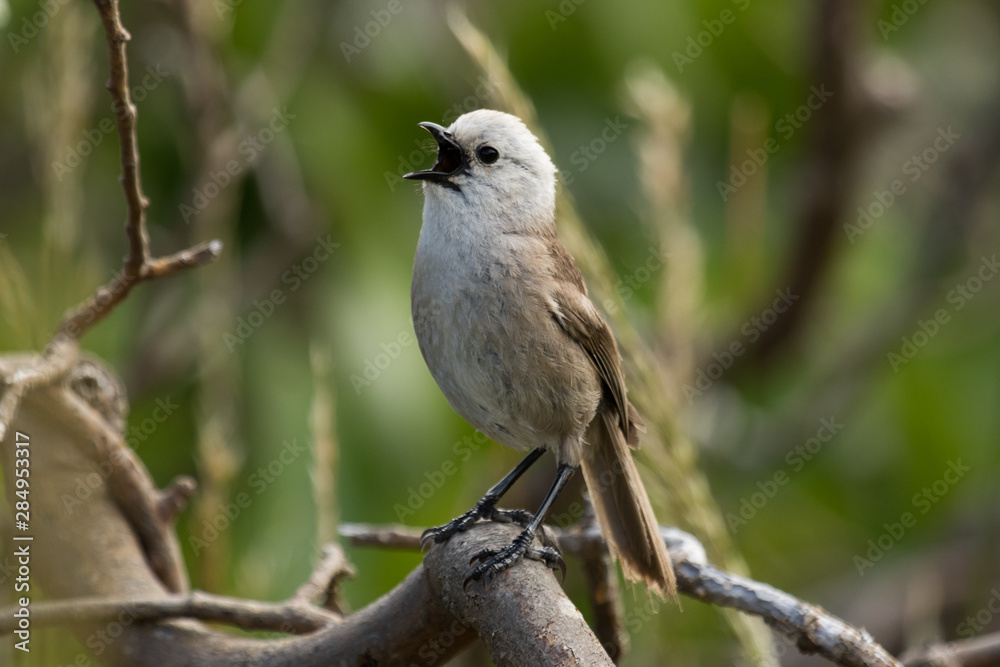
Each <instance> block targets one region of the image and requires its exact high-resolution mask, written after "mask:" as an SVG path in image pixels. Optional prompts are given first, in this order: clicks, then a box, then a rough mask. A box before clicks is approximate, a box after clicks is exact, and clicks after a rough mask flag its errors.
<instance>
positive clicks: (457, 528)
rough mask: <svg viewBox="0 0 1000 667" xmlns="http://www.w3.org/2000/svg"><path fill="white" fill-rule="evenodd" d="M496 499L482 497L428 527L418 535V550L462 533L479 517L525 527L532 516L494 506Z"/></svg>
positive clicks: (523, 512) (529, 513)
mask: <svg viewBox="0 0 1000 667" xmlns="http://www.w3.org/2000/svg"><path fill="white" fill-rule="evenodd" d="M495 503H496V501H495V500H493V501H491V500H490V499H489V498H483V499H482V500H480V501H479V502H478V503H476V506H475V507H473V508H472V509H471V510H469V511H468V512H466V513H465V514H463V515H462V516H460V517H456V518H454V519H452V520H451V521H449V522H448V523H446V524H445V525H443V526H438V527H436V528H428V529H427V530H425V531H424V532H423V533H422V534H421V535H420V550H421V551H423V550H424V549H426V548H427V545H428V544H430V543H431V542H434V543H435V544H440V543H442V542H447V541H448V540H449V539H451V537H452V536H453V535H455V534H456V533H464V532H465V531H467V530H468V529H469V528H471V527H472V525H473V524H475V523H476V522H477V521H479V520H480V519H485V520H487V521H495V522H496V523H516V524H517V525H519V526H521V527H522V528H527V526H528V524H529V523H531V520H532V519H533V518H534V516H533V515H532V514H531V512H526V511H524V510H503V509H498V508H497V507H496V506H495Z"/></svg>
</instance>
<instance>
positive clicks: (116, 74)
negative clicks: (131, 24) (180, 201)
mask: <svg viewBox="0 0 1000 667" xmlns="http://www.w3.org/2000/svg"><path fill="white" fill-rule="evenodd" d="M94 4H95V5H97V10H98V11H99V12H100V14H101V23H103V24H104V34H105V35H106V36H107V40H108V60H109V61H110V62H109V64H110V67H111V76H110V78H109V79H108V83H107V89H108V90H109V91H110V92H111V100H112V108H113V109H114V110H115V116H116V117H117V120H118V137H119V139H120V144H121V162H122V176H121V183H122V188H124V190H125V201H126V203H127V204H128V217H127V219H126V221H125V233H126V234H127V235H128V254H127V255H126V256H125V273H126V274H127V275H132V276H137V275H139V272H140V270H141V269H142V267H143V265H144V264H145V263H146V261H147V260H148V259H149V235H148V234H147V233H146V206H148V205H149V201H148V200H147V199H146V197H145V195H143V194H142V182H141V180H140V175H139V139H138V135H137V133H136V129H135V126H136V118H137V114H136V110H135V105H134V104H132V97H131V95H130V94H129V89H128V57H127V56H126V55H125V43H126V42H128V41H129V40H130V39H132V36H131V35H129V33H128V31H127V30H125V26H123V25H122V18H121V13H120V12H119V11H118V0H94Z"/></svg>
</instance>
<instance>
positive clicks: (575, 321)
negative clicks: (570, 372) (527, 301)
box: [549, 242, 643, 447]
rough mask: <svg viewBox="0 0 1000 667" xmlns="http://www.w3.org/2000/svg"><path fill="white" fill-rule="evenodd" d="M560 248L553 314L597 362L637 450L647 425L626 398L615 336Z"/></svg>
mask: <svg viewBox="0 0 1000 667" xmlns="http://www.w3.org/2000/svg"><path fill="white" fill-rule="evenodd" d="M556 245H557V246H558V249H557V250H555V251H554V252H553V259H555V260H556V263H555V270H556V275H555V276H554V277H555V278H556V280H555V283H556V285H557V288H556V289H555V291H554V292H553V293H552V294H551V295H550V296H551V301H550V304H549V307H550V309H551V311H552V315H553V317H555V319H556V322H558V323H559V326H560V327H562V329H563V331H565V332H566V333H567V334H569V337H570V338H572V339H573V340H574V341H576V343H577V344H579V345H580V347H582V348H583V349H584V351H585V352H586V353H587V356H588V357H590V360H591V361H592V362H593V363H594V366H595V367H596V368H597V372H598V374H599V375H600V376H601V380H602V381H603V382H604V385H605V387H606V388H607V391H608V394H609V395H610V397H611V401H612V404H613V406H614V409H615V411H616V412H617V413H618V418H619V423H620V424H621V427H622V433H624V434H625V439H626V441H627V442H628V444H629V445H631V446H633V447H637V446H638V444H639V435H638V433H637V432H636V429H637V428H638V429H643V423H642V420H641V419H639V415H638V414H637V413H636V411H635V408H634V407H632V406H631V405H630V404H629V402H628V398H627V397H626V390H625V376H624V374H623V373H622V366H621V357H619V355H618V345H617V344H616V343H615V337H614V335H613V334H612V333H611V328H610V327H609V326H608V324H607V322H605V321H604V318H602V317H601V314H600V313H599V312H597V308H595V307H594V304H593V303H591V301H590V299H589V298H588V297H587V292H586V289H587V288H586V287H585V286H584V284H583V278H582V276H580V270H579V269H578V268H577V267H576V264H575V263H574V262H573V258H572V257H570V255H569V253H568V252H566V249H565V248H563V247H562V245H561V244H558V242H557V243H556Z"/></svg>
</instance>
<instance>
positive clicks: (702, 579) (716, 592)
mask: <svg viewBox="0 0 1000 667" xmlns="http://www.w3.org/2000/svg"><path fill="white" fill-rule="evenodd" d="M546 528H547V529H548V530H549V531H551V533H552V535H553V536H554V537H555V539H556V540H557V541H558V543H559V548H560V549H562V550H563V551H564V552H566V553H572V554H574V555H584V554H588V553H592V552H593V551H594V550H595V549H604V550H606V549H607V547H606V546H605V544H604V538H603V537H602V536H601V533H600V530H599V529H598V528H597V527H596V526H591V527H589V528H585V529H583V530H577V529H571V530H564V529H560V528H556V527H553V526H547V527H546ZM660 530H661V534H662V535H663V537H664V540H665V541H666V544H667V548H668V550H669V552H670V558H671V561H672V562H673V564H674V570H675V571H676V574H677V590H678V591H679V592H681V593H683V594H685V595H688V596H690V597H693V598H696V599H698V600H701V601H702V602H707V603H712V604H717V605H720V606H723V607H731V608H733V609H738V610H740V611H743V612H745V613H748V614H753V615H755V616H760V617H761V618H763V619H764V621H765V622H766V623H767V624H768V625H770V626H771V627H772V628H774V629H776V630H778V631H779V632H781V633H782V634H784V635H786V636H788V637H791V638H792V639H794V640H795V641H796V645H797V646H798V648H799V650H800V651H802V652H803V653H818V654H820V655H822V656H823V657H825V658H827V659H829V660H831V661H832V662H834V663H836V664H838V665H845V666H851V667H865V666H868V667H870V666H876V667H877V666H882V665H885V666H892V667H900V663H899V662H898V661H897V660H896V659H895V658H893V657H892V656H891V655H890V654H889V653H888V652H887V651H886V650H885V649H884V648H882V647H881V646H880V645H879V644H877V643H876V642H875V641H874V640H873V639H872V637H871V636H870V635H869V634H868V633H867V632H865V631H864V630H859V629H858V628H855V627H853V626H851V625H849V624H847V623H845V622H844V621H842V620H841V619H839V618H837V617H836V616H834V615H833V614H830V613H827V612H826V611H824V610H823V609H821V608H819V607H817V606H815V605H811V604H809V603H807V602H803V601H801V600H799V599H797V598H795V597H793V596H792V595H789V594H788V593H785V592H783V591H780V590H778V589H776V588H774V587H772V586H769V585H768V584H764V583H761V582H758V581H753V580H752V579H748V578H746V577H741V576H739V575H735V574H730V573H728V572H724V571H722V570H719V569H718V568H715V567H713V566H711V565H709V564H707V563H706V562H705V549H704V547H702V546H701V543H700V542H699V541H698V540H697V538H695V537H694V536H693V535H690V534H689V533H685V532H683V531H680V530H677V529H675V528H661V529H660ZM340 533H341V535H342V536H343V537H345V538H347V539H349V540H350V541H351V544H354V545H355V546H377V547H389V548H401V549H419V548H420V531H418V530H416V529H413V528H408V527H405V526H366V525H364V524H343V525H342V526H341V528H340ZM526 664H530V663H526Z"/></svg>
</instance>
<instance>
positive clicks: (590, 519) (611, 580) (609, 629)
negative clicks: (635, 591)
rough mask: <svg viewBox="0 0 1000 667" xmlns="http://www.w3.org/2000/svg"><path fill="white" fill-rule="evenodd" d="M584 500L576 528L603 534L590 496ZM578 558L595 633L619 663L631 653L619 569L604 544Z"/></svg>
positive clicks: (584, 551) (584, 552)
mask: <svg viewBox="0 0 1000 667" xmlns="http://www.w3.org/2000/svg"><path fill="white" fill-rule="evenodd" d="M584 498H585V501H586V507H585V511H584V515H583V518H582V519H580V521H579V523H577V524H576V525H577V527H579V529H580V530H581V531H588V530H595V529H596V530H597V531H598V532H600V528H597V527H596V521H597V517H596V515H595V514H594V506H593V505H592V504H591V503H590V498H589V497H588V496H586V495H585V496H584ZM577 556H578V557H579V558H580V560H581V561H582V564H583V576H584V577H585V578H586V580H587V598H588V600H589V602H590V608H591V610H592V611H593V613H594V634H595V635H597V640H598V641H599V642H601V646H603V647H604V650H605V651H607V652H608V655H609V656H610V657H611V659H612V660H613V661H614V662H615V664H617V663H618V662H619V660H621V659H622V658H623V657H625V654H626V653H628V650H629V636H628V632H626V631H625V623H624V619H625V610H624V606H623V605H622V597H621V590H620V586H619V583H618V570H617V568H615V564H614V561H613V560H612V558H611V553H610V552H609V551H608V549H607V547H606V546H605V545H604V543H603V542H595V543H594V548H593V549H589V550H581V551H579V552H577Z"/></svg>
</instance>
